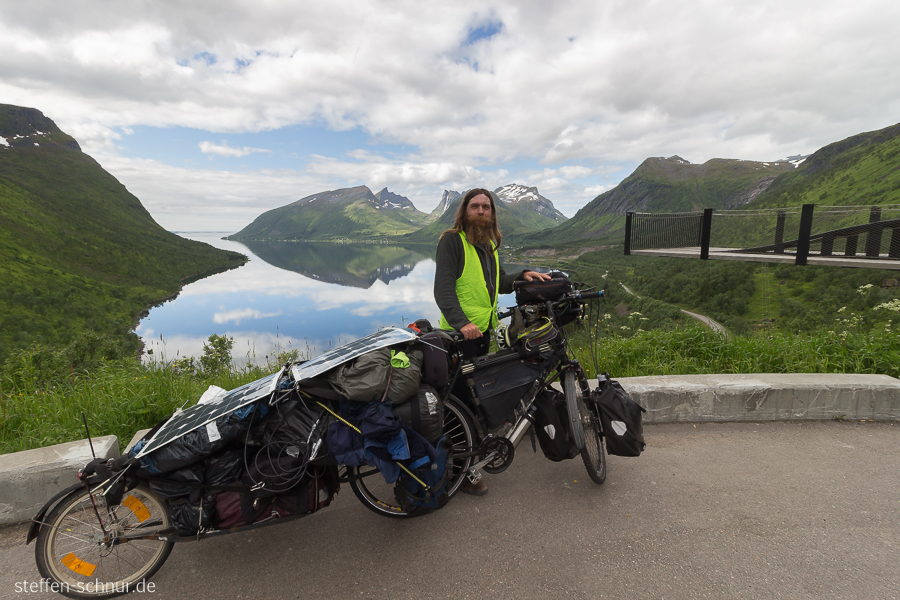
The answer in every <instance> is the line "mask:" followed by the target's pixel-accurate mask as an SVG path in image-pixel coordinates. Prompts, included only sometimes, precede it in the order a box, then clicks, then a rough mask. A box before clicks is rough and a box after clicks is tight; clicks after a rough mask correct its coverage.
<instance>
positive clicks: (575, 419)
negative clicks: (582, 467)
mask: <svg viewBox="0 0 900 600" xmlns="http://www.w3.org/2000/svg"><path fill="white" fill-rule="evenodd" d="M563 393H564V394H565V396H566V414H567V415H568V417H569V433H570V434H571V435H572V442H573V443H574V444H575V447H576V448H578V450H579V451H580V450H582V449H584V426H583V425H582V416H583V415H582V414H581V411H580V410H579V407H578V403H579V400H580V398H581V395H582V394H581V388H579V387H578V385H577V383H576V382H575V371H574V370H573V369H569V370H567V371H566V373H565V375H564V376H563Z"/></svg>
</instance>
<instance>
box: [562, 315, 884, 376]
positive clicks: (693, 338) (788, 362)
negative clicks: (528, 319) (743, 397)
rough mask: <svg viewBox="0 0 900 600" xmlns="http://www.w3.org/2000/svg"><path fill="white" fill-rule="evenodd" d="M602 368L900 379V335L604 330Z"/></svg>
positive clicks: (578, 345)
mask: <svg viewBox="0 0 900 600" xmlns="http://www.w3.org/2000/svg"><path fill="white" fill-rule="evenodd" d="M600 333H601V334H602V337H601V338H600V340H599V343H598V345H597V352H596V356H597V368H599V370H600V372H607V373H610V374H611V375H612V376H613V377H639V376H643V375H699V374H709V373H862V374H883V375H889V376H891V377H900V336H897V335H896V334H895V333H894V332H893V331H892V330H891V327H890V325H888V326H886V327H881V328H879V329H877V330H872V331H818V332H813V333H809V334H791V333H785V332H781V331H765V332H752V333H749V334H745V335H737V336H734V335H733V336H729V337H727V338H726V337H725V336H722V335H720V334H717V333H715V332H713V331H711V330H709V329H707V328H705V327H702V326H699V325H688V326H685V327H679V328H677V329H673V330H670V331H664V330H651V331H642V330H638V331H635V332H633V333H632V334H631V335H628V336H623V335H619V334H618V333H616V332H613V331H608V332H602V331H601V332H600ZM572 346H573V349H574V352H575V356H576V357H577V358H578V359H579V361H580V362H581V364H582V365H583V366H584V367H585V370H587V371H588V372H589V375H590V376H591V377H594V376H596V370H597V369H596V368H595V366H594V362H593V360H592V359H591V351H590V344H589V342H588V341H587V336H586V334H585V333H580V334H576V335H575V337H574V338H573V343H572Z"/></svg>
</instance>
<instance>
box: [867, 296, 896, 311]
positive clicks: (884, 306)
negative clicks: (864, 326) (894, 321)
mask: <svg viewBox="0 0 900 600" xmlns="http://www.w3.org/2000/svg"><path fill="white" fill-rule="evenodd" d="M872 310H889V311H891V312H900V298H898V299H894V300H891V301H890V302H882V303H881V304H879V305H878V306H876V307H875V308H873V309H872Z"/></svg>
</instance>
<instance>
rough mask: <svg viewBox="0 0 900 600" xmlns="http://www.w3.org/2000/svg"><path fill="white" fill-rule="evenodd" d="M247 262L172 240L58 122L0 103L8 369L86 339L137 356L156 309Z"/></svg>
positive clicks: (0, 267)
mask: <svg viewBox="0 0 900 600" xmlns="http://www.w3.org/2000/svg"><path fill="white" fill-rule="evenodd" d="M245 260H246V257H245V256H243V255H242V254H238V253H236V252H225V251H222V250H217V249H215V248H213V247H212V246H209V245H208V244H202V243H200V242H193V241H189V240H185V239H183V238H181V237H178V236H177V235H175V234H173V233H169V232H168V231H165V230H164V229H163V228H162V227H160V226H159V225H158V224H157V223H156V221H154V220H153V217H151V216H150V214H149V213H148V212H147V210H146V209H145V208H144V206H143V205H142V204H141V202H140V200H138V199H137V198H136V197H135V196H133V195H132V194H131V193H129V192H128V190H127V189H125V186H123V185H122V184H121V183H119V182H118V181H117V180H116V179H115V177H113V176H112V175H110V174H109V173H107V172H106V171H104V170H103V168H102V167H101V166H100V165H99V164H97V162H96V161H94V159H92V158H91V157H90V156H88V155H87V154H84V153H83V152H82V151H81V148H80V146H79V144H78V142H77V141H75V140H74V139H73V138H72V137H71V136H69V135H67V134H66V133H64V132H63V131H61V130H60V129H59V127H57V126H56V124H55V123H54V122H53V121H52V120H50V119H49V118H47V117H45V116H44V115H43V114H42V113H41V112H40V111H38V110H36V109H33V108H24V107H20V106H12V105H8V104H0V362H2V360H3V358H4V357H8V356H9V354H10V353H11V352H14V351H17V350H22V349H23V348H25V347H27V346H29V345H30V344H32V343H39V344H43V345H45V346H49V347H60V346H62V345H66V344H68V343H69V342H71V341H72V340H74V339H75V338H77V337H78V336H79V335H80V334H82V333H83V332H85V331H87V330H94V331H95V332H98V333H101V334H106V335H109V336H113V337H115V338H116V339H117V340H118V341H119V342H120V343H121V344H122V347H123V348H126V347H127V348H128V349H131V350H136V349H137V347H138V344H139V340H138V339H137V337H136V336H134V335H133V334H130V331H131V329H132V328H133V327H134V325H135V322H136V318H137V316H138V314H139V313H140V312H141V311H143V310H144V309H145V308H146V307H147V306H148V305H150V304H151V303H153V302H154V301H157V300H159V299H161V298H164V297H167V296H170V295H172V294H173V293H175V292H177V291H178V289H179V288H180V286H181V284H182V283H183V281H184V280H185V279H187V278H189V277H196V276H199V275H201V274H203V273H207V272H210V271H213V270H219V269H225V268H231V267H234V266H239V265H241V264H243V262H244V261H245Z"/></svg>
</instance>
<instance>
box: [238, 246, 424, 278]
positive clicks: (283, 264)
mask: <svg viewBox="0 0 900 600" xmlns="http://www.w3.org/2000/svg"><path fill="white" fill-rule="evenodd" d="M244 243H245V244H246V245H247V247H248V248H249V249H250V251H251V252H253V254H255V255H256V256H258V257H259V258H261V259H263V260H264V261H266V262H267V263H269V264H271V265H273V266H276V267H278V268H279V269H285V270H288V271H294V272H295V273H300V274H301V275H304V276H306V277H309V278H311V279H315V280H317V281H324V282H326V283H336V284H338V285H343V286H348V287H357V288H364V289H368V288H370V287H372V285H373V284H374V283H375V282H376V281H382V282H384V283H390V282H391V281H393V280H394V279H398V278H400V277H403V276H404V275H408V274H409V273H410V271H412V270H413V267H415V266H416V264H418V263H419V262H421V261H423V260H425V258H426V257H425V256H423V255H422V254H420V253H418V252H415V251H412V250H407V249H405V248H400V247H397V246H385V245H383V244H327V243H319V244H316V243H306V242H254V241H247V242H244Z"/></svg>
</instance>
